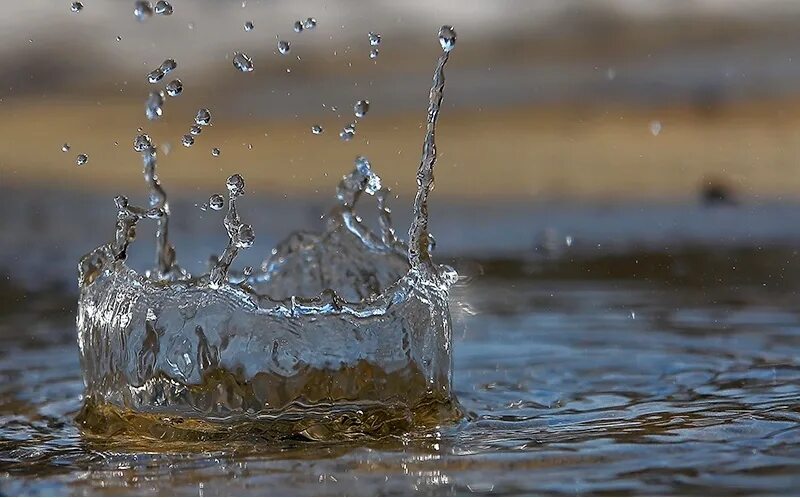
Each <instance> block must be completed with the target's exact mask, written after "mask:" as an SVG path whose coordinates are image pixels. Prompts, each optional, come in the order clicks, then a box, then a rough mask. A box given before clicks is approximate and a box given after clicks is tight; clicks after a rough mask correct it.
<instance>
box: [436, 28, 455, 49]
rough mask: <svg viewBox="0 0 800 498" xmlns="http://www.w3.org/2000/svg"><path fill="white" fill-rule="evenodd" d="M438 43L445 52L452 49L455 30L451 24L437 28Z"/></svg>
mask: <svg viewBox="0 0 800 498" xmlns="http://www.w3.org/2000/svg"><path fill="white" fill-rule="evenodd" d="M439 43H440V44H441V45H442V50H444V51H445V52H449V51H451V50H453V48H455V46H456V30H454V29H453V27H452V26H442V27H441V28H440V29H439Z"/></svg>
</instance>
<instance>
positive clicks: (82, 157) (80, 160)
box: [75, 154, 89, 166]
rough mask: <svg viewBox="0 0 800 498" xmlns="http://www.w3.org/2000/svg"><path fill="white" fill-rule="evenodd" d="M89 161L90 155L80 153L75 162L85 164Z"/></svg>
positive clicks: (79, 164)
mask: <svg viewBox="0 0 800 498" xmlns="http://www.w3.org/2000/svg"><path fill="white" fill-rule="evenodd" d="M88 161H89V156H87V155H86V154H78V157H77V158H76V159H75V163H76V164H77V165H78V166H83V165H84V164H86V163H87V162H88Z"/></svg>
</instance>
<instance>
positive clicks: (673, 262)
mask: <svg viewBox="0 0 800 498" xmlns="http://www.w3.org/2000/svg"><path fill="white" fill-rule="evenodd" d="M456 263H457V266H458V267H459V268H460V270H461V273H462V274H466V275H469V276H470V277H469V278H468V279H467V280H465V281H464V283H463V284H462V285H459V286H458V287H457V288H456V289H455V290H454V293H453V296H452V302H451V304H452V309H453V313H454V318H455V323H456V337H455V346H454V349H455V373H454V379H455V391H456V393H457V395H458V397H459V399H460V401H461V402H462V404H463V406H464V407H465V409H466V410H467V411H468V412H470V413H471V420H466V421H464V422H463V423H461V424H460V425H458V426H454V427H442V428H441V429H440V431H438V432H434V433H431V434H428V435H427V436H425V437H415V438H397V439H392V440H385V441H373V442H365V443H362V444H346V445H340V444H339V445H321V444H314V443H297V442H291V443H281V445H276V446H263V447H251V448H241V447H237V448H235V449H234V448H225V447H219V448H207V449H206V450H207V451H206V450H204V451H196V450H195V451H189V450H185V451H182V450H181V449H180V448H177V449H173V450H172V451H171V452H166V453H165V452H160V453H159V452H155V451H152V450H151V451H142V450H141V449H136V450H135V449H132V448H126V447H124V446H119V445H117V446H108V445H103V446H99V445H98V444H96V443H90V442H89V441H87V440H85V439H84V438H82V436H81V435H80V433H79V431H78V430H77V428H76V426H75V424H74V422H73V418H72V417H73V414H74V412H75V411H77V410H78V408H79V406H80V396H81V392H82V383H81V380H80V371H79V365H78V351H77V345H76V341H75V329H74V321H73V320H74V306H75V300H74V297H73V296H71V295H69V294H68V293H60V292H54V291H47V292H38V293H35V294H31V293H25V292H23V291H20V290H17V289H15V288H14V287H10V286H9V285H8V284H6V285H5V287H4V288H3V290H2V292H3V296H2V297H3V299H2V300H0V302H2V306H0V380H1V381H2V382H0V421H1V423H0V493H2V494H53V493H58V494H79V495H80V494H100V493H102V494H128V493H136V494H142V493H159V494H263V493H271V494H323V493H329V494H469V493H480V494H508V493H527V494H536V493H554V494H601V493H637V494H645V493H647V494H660V493H687V494H689V493H693V494H703V493H713V494H717V493H733V494H741V493H760V494H770V493H777V494H781V493H790V492H793V491H796V489H797V488H798V486H800V477H798V476H799V475H800V445H798V441H800V367H799V366H798V365H800V327H798V323H800V305H798V300H797V290H798V288H800V279H798V278H797V275H796V272H793V271H792V268H795V267H797V266H798V256H797V254H796V253H795V251H794V250H793V249H788V248H782V247H775V246H773V247H771V248H759V247H752V248H749V247H741V248H730V247H729V248H719V247H718V248H714V247H708V246H706V247H695V248H683V249H672V250H670V251H669V252H657V251H650V252H642V251H633V250H631V251H629V252H627V253H618V254H616V255H614V256H609V255H606V256H602V257H595V256H586V255H583V256H574V257H573V256H570V254H568V253H567V254H565V255H561V256H560V257H559V258H553V257H535V258H530V259H526V260H524V261H523V260H520V259H518V258H508V259H504V260H499V259H483V260H479V261H476V260H458V261H457V262H456Z"/></svg>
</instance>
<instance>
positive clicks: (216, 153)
mask: <svg viewBox="0 0 800 498" xmlns="http://www.w3.org/2000/svg"><path fill="white" fill-rule="evenodd" d="M221 153H222V152H221V151H220V150H219V147H214V148H213V149H211V155H212V156H214V157H219V155H220V154H221Z"/></svg>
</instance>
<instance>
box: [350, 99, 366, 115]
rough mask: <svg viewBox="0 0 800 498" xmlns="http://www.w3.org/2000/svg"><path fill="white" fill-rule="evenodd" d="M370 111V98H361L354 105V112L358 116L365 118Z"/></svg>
mask: <svg viewBox="0 0 800 498" xmlns="http://www.w3.org/2000/svg"><path fill="white" fill-rule="evenodd" d="M368 111H369V100H359V101H358V102H356V104H355V105H354V106H353V114H355V115H356V117H357V118H363V117H364V116H366V115H367V112H368Z"/></svg>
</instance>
